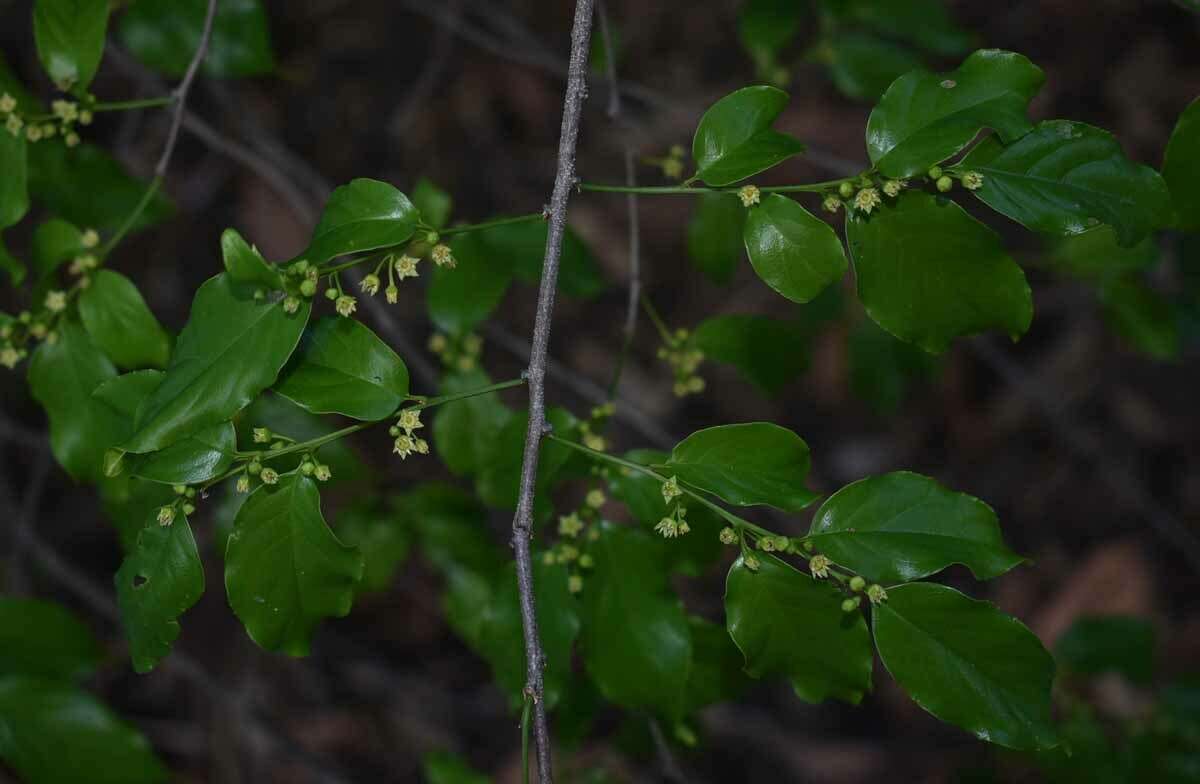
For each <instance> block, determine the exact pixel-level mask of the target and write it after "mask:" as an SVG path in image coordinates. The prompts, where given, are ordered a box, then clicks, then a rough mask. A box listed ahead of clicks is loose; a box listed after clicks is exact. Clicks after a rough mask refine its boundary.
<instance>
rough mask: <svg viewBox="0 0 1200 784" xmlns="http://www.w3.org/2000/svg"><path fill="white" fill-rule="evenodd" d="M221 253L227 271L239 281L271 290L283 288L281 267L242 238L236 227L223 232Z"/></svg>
mask: <svg viewBox="0 0 1200 784" xmlns="http://www.w3.org/2000/svg"><path fill="white" fill-rule="evenodd" d="M221 255H222V256H223V257H224V259H225V271H226V272H228V273H229V277H230V278H232V279H233V280H234V281H236V282H237V283H248V284H253V285H257V286H265V287H266V288H267V289H270V290H278V289H282V288H283V276H282V275H281V274H280V273H279V269H278V268H276V267H274V266H272V265H270V264H268V263H267V260H266V259H264V258H263V256H262V254H261V253H259V252H258V248H256V247H254V246H253V245H251V244H249V243H248V242H246V240H244V239H242V235H241V234H238V233H237V230H236V229H226V230H225V231H224V232H222V233H221Z"/></svg>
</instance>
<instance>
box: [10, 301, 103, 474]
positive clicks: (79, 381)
mask: <svg viewBox="0 0 1200 784" xmlns="http://www.w3.org/2000/svg"><path fill="white" fill-rule="evenodd" d="M116 376H117V369H116V368H115V367H113V364H112V363H111V362H110V361H109V360H108V358H107V357H106V356H104V354H102V353H101V352H100V350H99V349H98V348H96V346H95V345H93V343H92V341H91V340H90V339H89V338H88V335H87V333H86V332H85V331H84V330H83V327H81V326H79V324H77V323H76V322H74V321H71V320H69V319H63V320H62V321H61V322H60V324H59V327H58V340H57V341H56V342H54V343H49V342H44V343H42V344H41V345H40V346H38V348H37V350H36V351H34V352H33V359H32V360H31V361H30V363H29V389H30V392H31V393H32V394H33V397H34V399H35V400H37V401H38V402H39V403H41V404H42V408H44V409H46V415H47V416H48V417H49V419H50V447H51V449H52V450H53V452H54V457H55V459H56V460H58V462H59V464H60V465H61V466H62V467H63V468H65V469H66V470H67V473H69V474H70V475H71V476H72V477H73V478H74V479H75V480H76V481H95V480H96V479H97V478H99V477H100V476H101V474H102V470H101V462H102V459H103V455H104V451H105V450H106V449H108V447H110V446H112V444H113V443H115V440H114V439H115V438H118V437H119V436H120V434H121V432H122V430H121V428H123V427H124V423H122V422H121V421H119V420H116V419H114V418H113V417H111V416H99V415H94V413H95V412H94V409H93V408H92V407H91V405H90V401H91V397H92V392H94V391H95V390H96V388H97V387H98V386H100V385H101V384H102V383H104V382H105V381H108V380H109V379H111V378H116Z"/></svg>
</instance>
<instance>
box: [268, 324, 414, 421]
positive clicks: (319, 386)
mask: <svg viewBox="0 0 1200 784" xmlns="http://www.w3.org/2000/svg"><path fill="white" fill-rule="evenodd" d="M275 391H276V392H278V393H279V394H281V395H283V396H284V397H286V398H287V399H289V400H291V401H292V402H293V403H295V404H296V405H298V406H300V407H302V408H304V409H306V410H308V411H311V412H313V413H314V414H342V415H344V416H348V417H351V418H352V419H362V420H365V421H368V422H374V421H376V420H380V419H385V418H387V417H388V416H391V414H392V413H393V412H395V410H396V409H397V408H399V407H400V404H401V403H402V402H404V399H405V397H407V396H408V368H407V367H405V366H404V361H403V360H402V359H400V357H399V356H397V355H396V352H395V351H392V349H391V347H389V346H388V344H386V343H384V342H383V341H382V340H380V339H379V336H378V335H376V334H375V333H374V332H372V331H371V330H370V329H369V328H368V327H365V326H363V325H362V324H361V323H360V322H358V321H355V320H354V319H348V318H341V317H340V316H328V317H326V318H323V319H321V320H320V321H318V322H317V323H316V325H315V326H313V327H312V329H310V330H309V331H308V332H307V333H305V336H304V338H303V340H301V342H300V347H299V348H298V349H297V350H296V354H295V356H293V357H292V360H291V362H289V363H288V365H287V367H285V368H284V369H283V372H282V373H281V374H280V376H279V382H278V383H277V384H276V385H275Z"/></svg>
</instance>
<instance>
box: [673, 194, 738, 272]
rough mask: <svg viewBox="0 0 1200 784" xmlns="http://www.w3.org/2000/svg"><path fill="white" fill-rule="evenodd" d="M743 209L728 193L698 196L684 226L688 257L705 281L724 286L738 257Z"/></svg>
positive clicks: (734, 197)
mask: <svg viewBox="0 0 1200 784" xmlns="http://www.w3.org/2000/svg"><path fill="white" fill-rule="evenodd" d="M745 223H746V208H745V207H743V206H742V204H741V202H740V201H738V199H737V197H736V196H734V195H733V194H730V193H720V192H716V193H712V192H707V193H701V194H700V196H699V198H697V199H696V211H695V213H694V214H693V215H692V219H691V220H690V221H689V222H688V227H687V251H688V258H690V259H691V260H692V264H694V265H695V266H696V267H697V268H698V269H699V270H700V271H701V272H703V273H704V274H705V275H706V276H707V277H708V279H709V280H711V281H712V282H713V283H715V284H717V285H718V286H724V285H726V284H728V283H729V281H730V280H732V279H733V273H734V270H735V269H737V264H738V262H739V261H740V260H741V258H742V248H743V244H742V227H743V226H744V225H745Z"/></svg>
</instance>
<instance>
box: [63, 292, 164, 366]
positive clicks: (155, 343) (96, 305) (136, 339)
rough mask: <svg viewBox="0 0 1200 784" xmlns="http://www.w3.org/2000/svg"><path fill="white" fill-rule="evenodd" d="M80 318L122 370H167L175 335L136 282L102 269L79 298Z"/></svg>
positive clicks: (94, 341)
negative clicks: (161, 319) (149, 303)
mask: <svg viewBox="0 0 1200 784" xmlns="http://www.w3.org/2000/svg"><path fill="white" fill-rule="evenodd" d="M79 318H80V320H81V321H83V326H84V327H85V328H86V329H87V331H88V334H89V335H90V336H91V338H92V342H93V343H95V344H96V345H97V346H98V347H99V348H100V349H101V350H102V351H103V352H104V353H105V354H107V355H108V357H109V358H110V359H111V360H112V361H113V362H114V363H116V365H117V366H118V367H122V368H125V369H127V370H134V369H138V368H146V367H154V368H161V367H166V365H167V360H168V359H169V357H170V354H171V336H170V335H169V334H167V331H166V330H165V329H163V327H162V325H161V324H159V323H158V319H156V318H155V317H154V314H153V313H151V312H150V308H149V307H147V305H146V300H144V299H142V294H141V292H140V291H138V289H137V286H136V285H134V283H133V281H131V280H130V279H129V278H127V277H125V276H124V275H122V274H121V273H119V272H113V271H112V270H107V269H102V270H97V271H96V272H95V273H94V274H93V275H91V284H90V285H89V286H88V287H87V288H86V289H84V290H83V293H82V294H80V295H79Z"/></svg>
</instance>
